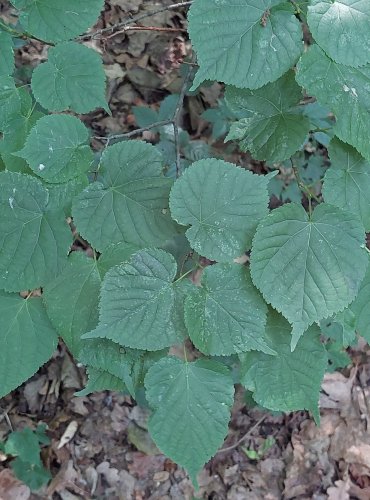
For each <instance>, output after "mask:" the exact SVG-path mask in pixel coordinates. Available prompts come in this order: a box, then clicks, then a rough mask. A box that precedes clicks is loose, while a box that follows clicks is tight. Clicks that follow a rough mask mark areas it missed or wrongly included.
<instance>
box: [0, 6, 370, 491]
mask: <svg viewBox="0 0 370 500" xmlns="http://www.w3.org/2000/svg"><path fill="white" fill-rule="evenodd" d="M170 3H171V2H170V1H167V0H162V1H154V2H152V1H148V0H109V1H107V2H106V7H105V11H104V13H103V14H102V16H101V19H100V21H99V24H98V25H97V26H96V29H100V28H103V27H107V26H111V25H114V24H116V23H118V22H120V21H122V19H126V18H127V17H128V15H136V14H137V13H139V12H140V13H141V12H145V11H146V10H148V9H153V7H157V6H160V5H167V4H170ZM0 15H1V17H2V18H3V19H4V20H6V21H8V22H9V21H12V20H14V18H13V17H12V16H13V11H12V9H11V7H10V6H9V4H8V3H7V2H1V1H0ZM141 25H142V26H144V27H146V28H153V27H155V28H157V27H160V28H167V29H169V31H158V30H153V29H145V30H137V31H135V30H133V31H130V32H126V33H120V32H116V33H115V34H114V36H113V34H112V36H111V35H110V34H107V35H106V36H105V37H103V38H97V39H93V40H90V41H88V42H87V45H89V46H91V47H93V48H94V49H95V50H97V51H98V52H99V53H100V54H101V55H102V57H103V60H104V65H105V71H106V74H107V78H108V98H109V102H110V106H111V109H112V111H113V115H112V116H108V115H107V114H106V113H105V112H103V111H97V112H95V113H91V114H89V115H86V116H83V117H82V119H83V120H84V121H85V123H86V124H87V125H88V126H90V127H91V128H92V129H93V133H94V134H95V135H96V136H107V135H109V134H119V133H122V132H126V131H129V130H132V129H134V128H136V127H137V124H136V123H135V117H134V115H133V113H132V106H134V105H135V106H150V107H151V108H152V109H154V110H157V109H158V107H159V103H160V102H161V101H162V100H163V99H164V98H165V97H166V96H167V95H170V94H173V93H177V92H179V89H180V87H181V81H182V79H181V76H180V74H179V68H180V65H181V61H182V59H183V58H184V57H185V56H186V55H189V53H190V50H191V48H190V45H189V42H188V41H187V36H186V32H185V30H186V14H185V9H178V10H171V11H165V12H162V13H159V14H157V15H156V16H152V17H149V18H146V19H143V21H142V23H141ZM46 51H47V48H46V47H45V46H43V45H42V44H40V43H39V42H38V41H35V40H32V41H31V42H30V43H29V44H28V45H25V46H24V47H22V48H20V49H19V50H18V53H17V65H18V68H19V69H18V76H19V77H20V78H23V79H25V80H27V78H28V77H29V74H30V71H31V69H30V68H32V67H33V66H35V65H37V64H38V63H39V62H40V61H42V60H44V59H45V57H46V53H47V52H46ZM221 94H222V87H221V86H220V85H219V84H214V85H212V86H210V87H207V88H206V89H204V90H203V91H202V92H201V93H200V94H199V95H198V96H193V97H186V99H185V103H184V112H183V117H182V119H183V127H184V129H186V130H187V131H188V132H189V134H190V136H191V138H192V139H193V140H197V139H199V138H202V140H204V141H205V142H207V143H209V144H210V147H212V149H213V151H214V154H215V155H216V156H217V155H219V156H222V157H224V158H226V159H232V160H233V161H235V162H237V163H239V164H242V165H243V164H244V165H245V164H246V163H247V162H249V159H248V157H247V156H246V155H242V154H236V153H234V152H230V151H229V150H228V149H226V147H225V145H224V144H223V142H222V141H218V142H212V141H211V138H210V132H209V127H208V124H207V122H206V121H205V120H204V119H202V117H201V114H202V113H203V111H205V110H206V109H208V108H210V107H214V106H215V105H216V103H217V99H218V98H219V97H220V96H221ZM143 138H144V139H146V140H153V141H154V140H155V134H153V132H145V133H144V134H143ZM102 144H103V143H102V142H101V141H99V140H93V143H92V145H93V147H94V148H95V149H96V150H99V149H101V147H102ZM230 155H232V156H231V157H230ZM249 167H250V168H252V169H253V170H254V171H255V172H260V171H261V169H262V170H263V165H261V164H259V163H256V164H250V165H249ZM368 349H369V348H368V346H367V345H366V344H364V343H361V342H360V344H359V346H358V348H356V349H352V351H351V357H352V361H353V364H352V365H351V366H349V367H347V368H346V369H344V370H342V372H336V373H333V374H328V375H327V376H326V377H325V380H324V383H323V386H322V396H321V400H320V406H321V425H320V426H319V427H317V426H316V425H315V424H314V422H313V420H312V419H311V418H310V416H309V415H308V414H307V413H306V412H297V413H294V414H290V415H283V414H276V415H271V414H268V413H264V412H263V411H261V410H260V409H256V408H249V407H248V405H246V404H245V396H244V394H243V393H242V391H238V398H237V403H236V405H235V408H234V411H233V415H232V421H231V424H230V432H229V435H228V438H227V440H226V441H225V443H224V448H227V449H225V450H224V451H220V452H219V453H217V455H216V456H215V457H214V458H213V459H212V460H211V461H210V463H209V464H208V465H207V466H206V467H205V468H204V470H203V471H202V472H201V473H200V475H199V485H200V489H199V491H197V492H194V490H193V487H192V485H191V482H190V481H189V479H188V478H187V476H186V474H185V472H184V471H183V470H182V469H181V468H179V467H177V466H176V465H175V464H174V463H173V462H172V461H171V460H169V459H166V458H165V457H164V456H163V455H161V454H160V453H159V451H158V450H157V449H156V447H155V445H154V443H153V442H152V441H151V439H150V437H149V435H148V433H147V430H146V429H147V419H148V412H147V411H146V410H145V409H142V408H140V407H138V406H136V405H135V403H134V402H133V401H132V400H131V399H130V397H128V396H123V395H120V394H117V393H110V392H104V393H99V394H95V395H91V396H88V397H76V396H75V395H74V393H75V392H76V391H77V390H79V389H81V388H82V387H83V385H84V383H85V373H84V370H83V368H81V367H77V366H76V365H75V363H74V362H73V360H72V359H71V357H70V356H69V354H68V352H67V351H66V349H65V347H64V346H63V345H62V344H61V345H60V346H59V349H58V352H57V353H56V354H55V356H54V358H53V359H52V360H51V361H50V362H49V363H48V364H47V365H46V366H44V367H43V368H42V369H41V370H40V371H39V372H38V373H37V374H36V375H35V376H34V377H33V378H32V379H31V380H30V381H28V382H27V383H26V384H24V385H23V386H22V387H21V388H19V389H18V390H16V391H14V392H13V393H12V394H11V395H9V396H8V397H6V398H4V399H2V400H1V401H0V441H2V440H3V439H4V438H6V436H7V435H8V434H9V432H10V431H11V430H12V429H14V430H20V429H22V428H23V427H25V426H29V427H31V428H35V427H36V426H37V424H38V423H39V422H45V423H46V424H47V425H48V428H49V430H48V435H49V437H50V438H51V444H50V445H49V446H46V447H44V448H43V449H42V459H43V462H44V464H45V466H46V467H47V468H48V469H49V470H50V471H51V473H52V475H53V479H52V481H51V483H50V484H49V486H48V487H47V488H45V489H44V490H42V491H41V492H39V493H38V494H32V493H31V492H30V491H29V489H28V488H27V487H26V486H24V485H22V484H21V483H19V482H18V481H17V480H16V479H15V478H14V476H13V475H12V472H11V469H9V462H8V461H7V457H6V456H5V455H1V454H0V500H27V499H35V500H36V499H49V498H51V499H61V500H75V499H98V500H99V499H109V500H115V499H119V500H121V499H122V500H123V499H124V500H131V499H132V500H142V499H148V500H149V499H151V500H154V499H158V500H170V499H171V500H172V499H173V500H185V499H186V500H191V499H192V498H194V497H195V498H202V499H214V500H216V499H217V500H223V499H228V500H260V499H265V500H279V499H286V500H290V499H302V500H303V499H314V500H324V499H329V500H349V499H358V500H370V434H369V431H368V426H369V419H370V413H369V408H368V400H369V385H370V361H369V360H370V358H369V354H370V351H368ZM67 429H68V432H69V437H70V439H69V440H67V441H68V442H66V443H65V441H66V439H64V438H65V431H66V430H67ZM240 440H242V441H241V442H240V443H239V441H240ZM64 443H65V444H64ZM238 443H239V444H238Z"/></svg>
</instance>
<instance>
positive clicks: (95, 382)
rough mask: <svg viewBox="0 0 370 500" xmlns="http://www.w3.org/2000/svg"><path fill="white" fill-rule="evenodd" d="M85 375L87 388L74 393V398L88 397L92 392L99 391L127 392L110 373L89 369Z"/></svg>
mask: <svg viewBox="0 0 370 500" xmlns="http://www.w3.org/2000/svg"><path fill="white" fill-rule="evenodd" d="M87 373H88V377H89V380H88V383H87V386H86V387H85V388H84V389H82V391H78V392H76V396H88V395H89V394H91V393H93V392H99V391H118V392H126V391H127V388H126V386H125V384H124V382H123V381H122V380H121V379H119V378H118V377H115V376H114V375H112V374H111V373H108V372H106V371H104V370H96V369H95V368H91V367H89V368H88V369H87Z"/></svg>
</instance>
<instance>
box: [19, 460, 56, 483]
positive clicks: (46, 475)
mask: <svg viewBox="0 0 370 500" xmlns="http://www.w3.org/2000/svg"><path fill="white" fill-rule="evenodd" d="M10 467H11V468H12V469H13V471H14V474H15V475H16V476H17V478H18V479H19V480H20V481H22V482H23V483H24V484H26V485H27V486H28V487H29V488H31V490H33V491H36V490H38V489H40V488H41V487H42V486H44V485H46V484H47V483H48V482H49V481H50V479H52V476H51V474H50V472H49V471H48V470H47V469H45V467H44V466H43V465H42V464H41V463H38V464H30V463H28V462H24V461H23V460H21V459H20V458H16V459H15V460H13V461H12V462H11V464H10Z"/></svg>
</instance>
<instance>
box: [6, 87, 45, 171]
mask: <svg viewBox="0 0 370 500" xmlns="http://www.w3.org/2000/svg"><path fill="white" fill-rule="evenodd" d="M19 93H20V97H21V110H20V113H17V114H15V115H13V116H11V117H10V118H9V120H8V121H7V123H6V125H5V126H4V130H3V140H2V141H1V142H0V154H1V156H2V158H3V160H4V163H5V166H6V169H7V170H9V171H10V172H19V173H26V174H33V172H32V170H31V169H30V168H29V167H28V164H27V162H26V160H25V159H23V158H20V157H19V156H16V155H14V154H13V153H16V152H17V151H19V150H20V149H22V148H23V147H24V144H25V142H26V139H27V136H28V134H29V133H30V130H31V129H32V127H33V126H34V125H35V124H36V122H37V120H39V119H40V118H41V117H42V116H43V114H42V113H41V112H40V111H35V110H34V109H33V104H32V100H31V98H30V96H29V94H28V93H27V92H26V93H24V90H23V93H21V90H19ZM24 97H26V100H27V101H28V99H29V102H26V103H24V102H23V103H22V100H23V101H24V100H25V99H24Z"/></svg>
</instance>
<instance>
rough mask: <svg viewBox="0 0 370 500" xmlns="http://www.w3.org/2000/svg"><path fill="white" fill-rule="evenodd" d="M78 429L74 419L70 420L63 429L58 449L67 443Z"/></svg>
mask: <svg viewBox="0 0 370 500" xmlns="http://www.w3.org/2000/svg"><path fill="white" fill-rule="evenodd" d="M77 429H78V423H77V422H76V420H72V421H71V422H70V423H69V424H68V426H67V429H66V430H65V431H64V433H63V435H62V437H61V438H60V441H59V444H58V450H60V449H61V448H63V446H65V445H66V444H67V443H69V442H70V441H71V440H72V439H73V438H74V435H75V434H76V432H77Z"/></svg>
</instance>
